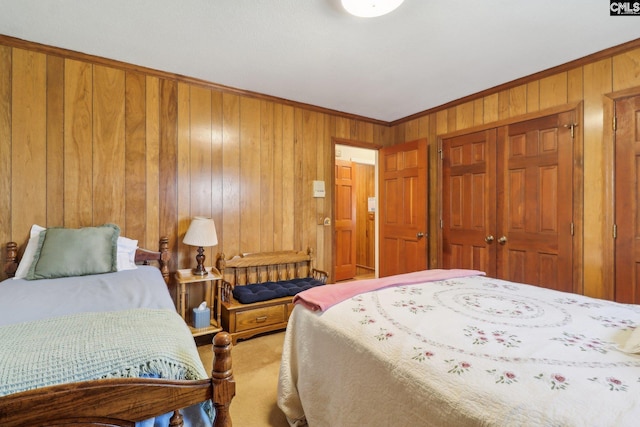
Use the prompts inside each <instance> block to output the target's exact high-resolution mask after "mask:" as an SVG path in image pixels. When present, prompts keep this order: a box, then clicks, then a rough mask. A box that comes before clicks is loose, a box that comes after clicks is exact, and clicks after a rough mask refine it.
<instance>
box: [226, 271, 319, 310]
mask: <svg viewBox="0 0 640 427" xmlns="http://www.w3.org/2000/svg"><path fill="white" fill-rule="evenodd" d="M320 285H324V283H322V282H320V281H319V280H316V279H314V278H311V277H306V278H304V279H291V280H286V281H285V280H283V281H279V282H264V283H254V284H252V285H245V286H236V287H235V288H233V297H234V298H235V299H237V300H238V301H240V302H241V303H242V304H251V303H253V302H260V301H267V300H270V299H274V298H281V297H287V296H294V295H295V294H297V293H298V292H302V291H304V290H307V289H310V288H313V287H315V286H320Z"/></svg>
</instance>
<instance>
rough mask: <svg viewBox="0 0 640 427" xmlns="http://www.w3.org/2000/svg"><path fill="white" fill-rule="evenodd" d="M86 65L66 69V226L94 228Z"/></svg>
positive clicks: (89, 73) (89, 86)
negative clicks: (91, 226)
mask: <svg viewBox="0 0 640 427" xmlns="http://www.w3.org/2000/svg"><path fill="white" fill-rule="evenodd" d="M92 68H93V67H92V66H91V64H88V63H86V62H80V61H75V60H70V59H67V60H66V61H65V67H64V83H65V84H64V224H63V225H64V226H65V227H72V228H76V227H86V226H90V225H92V224H93V182H92V177H93V140H92V135H93V73H92Z"/></svg>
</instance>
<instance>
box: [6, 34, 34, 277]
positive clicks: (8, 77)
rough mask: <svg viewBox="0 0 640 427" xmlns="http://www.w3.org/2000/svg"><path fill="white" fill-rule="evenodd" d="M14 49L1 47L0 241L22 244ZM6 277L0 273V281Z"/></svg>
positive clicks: (25, 235) (27, 235) (23, 236)
mask: <svg viewBox="0 0 640 427" xmlns="http://www.w3.org/2000/svg"><path fill="white" fill-rule="evenodd" d="M12 52H13V49H12V48H10V47H6V46H2V45H0V170H1V171H3V172H2V173H1V174H0V241H1V242H9V241H12V240H13V241H17V242H19V243H20V244H22V243H23V242H25V241H26V240H27V239H28V237H29V232H28V231H27V230H19V231H18V232H17V234H13V232H12V227H11V220H12V217H11V210H12V203H11V181H12V176H13V175H12V172H11V147H12V145H13V144H12V139H11V99H12V96H11V77H12V72H11V70H12V68H13V67H12V60H11V56H12ZM5 256H6V253H5V251H2V255H0V261H1V262H2V265H4V261H5ZM5 278H6V275H5V274H4V269H3V271H1V272H0V280H4V279H5Z"/></svg>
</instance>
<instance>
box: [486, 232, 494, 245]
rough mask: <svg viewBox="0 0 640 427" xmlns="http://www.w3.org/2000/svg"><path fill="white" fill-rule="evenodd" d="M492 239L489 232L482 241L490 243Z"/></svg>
mask: <svg viewBox="0 0 640 427" xmlns="http://www.w3.org/2000/svg"><path fill="white" fill-rule="evenodd" d="M493 239H494V237H493V236H492V235H491V234H489V235H488V236H487V237H485V238H484V241H485V242H487V243H491V242H493Z"/></svg>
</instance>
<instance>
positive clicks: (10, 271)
mask: <svg viewBox="0 0 640 427" xmlns="http://www.w3.org/2000/svg"><path fill="white" fill-rule="evenodd" d="M17 269H18V244H17V243H16V242H9V243H7V249H6V260H5V263H4V272H5V273H7V277H14V276H15V275H16V270H17Z"/></svg>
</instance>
